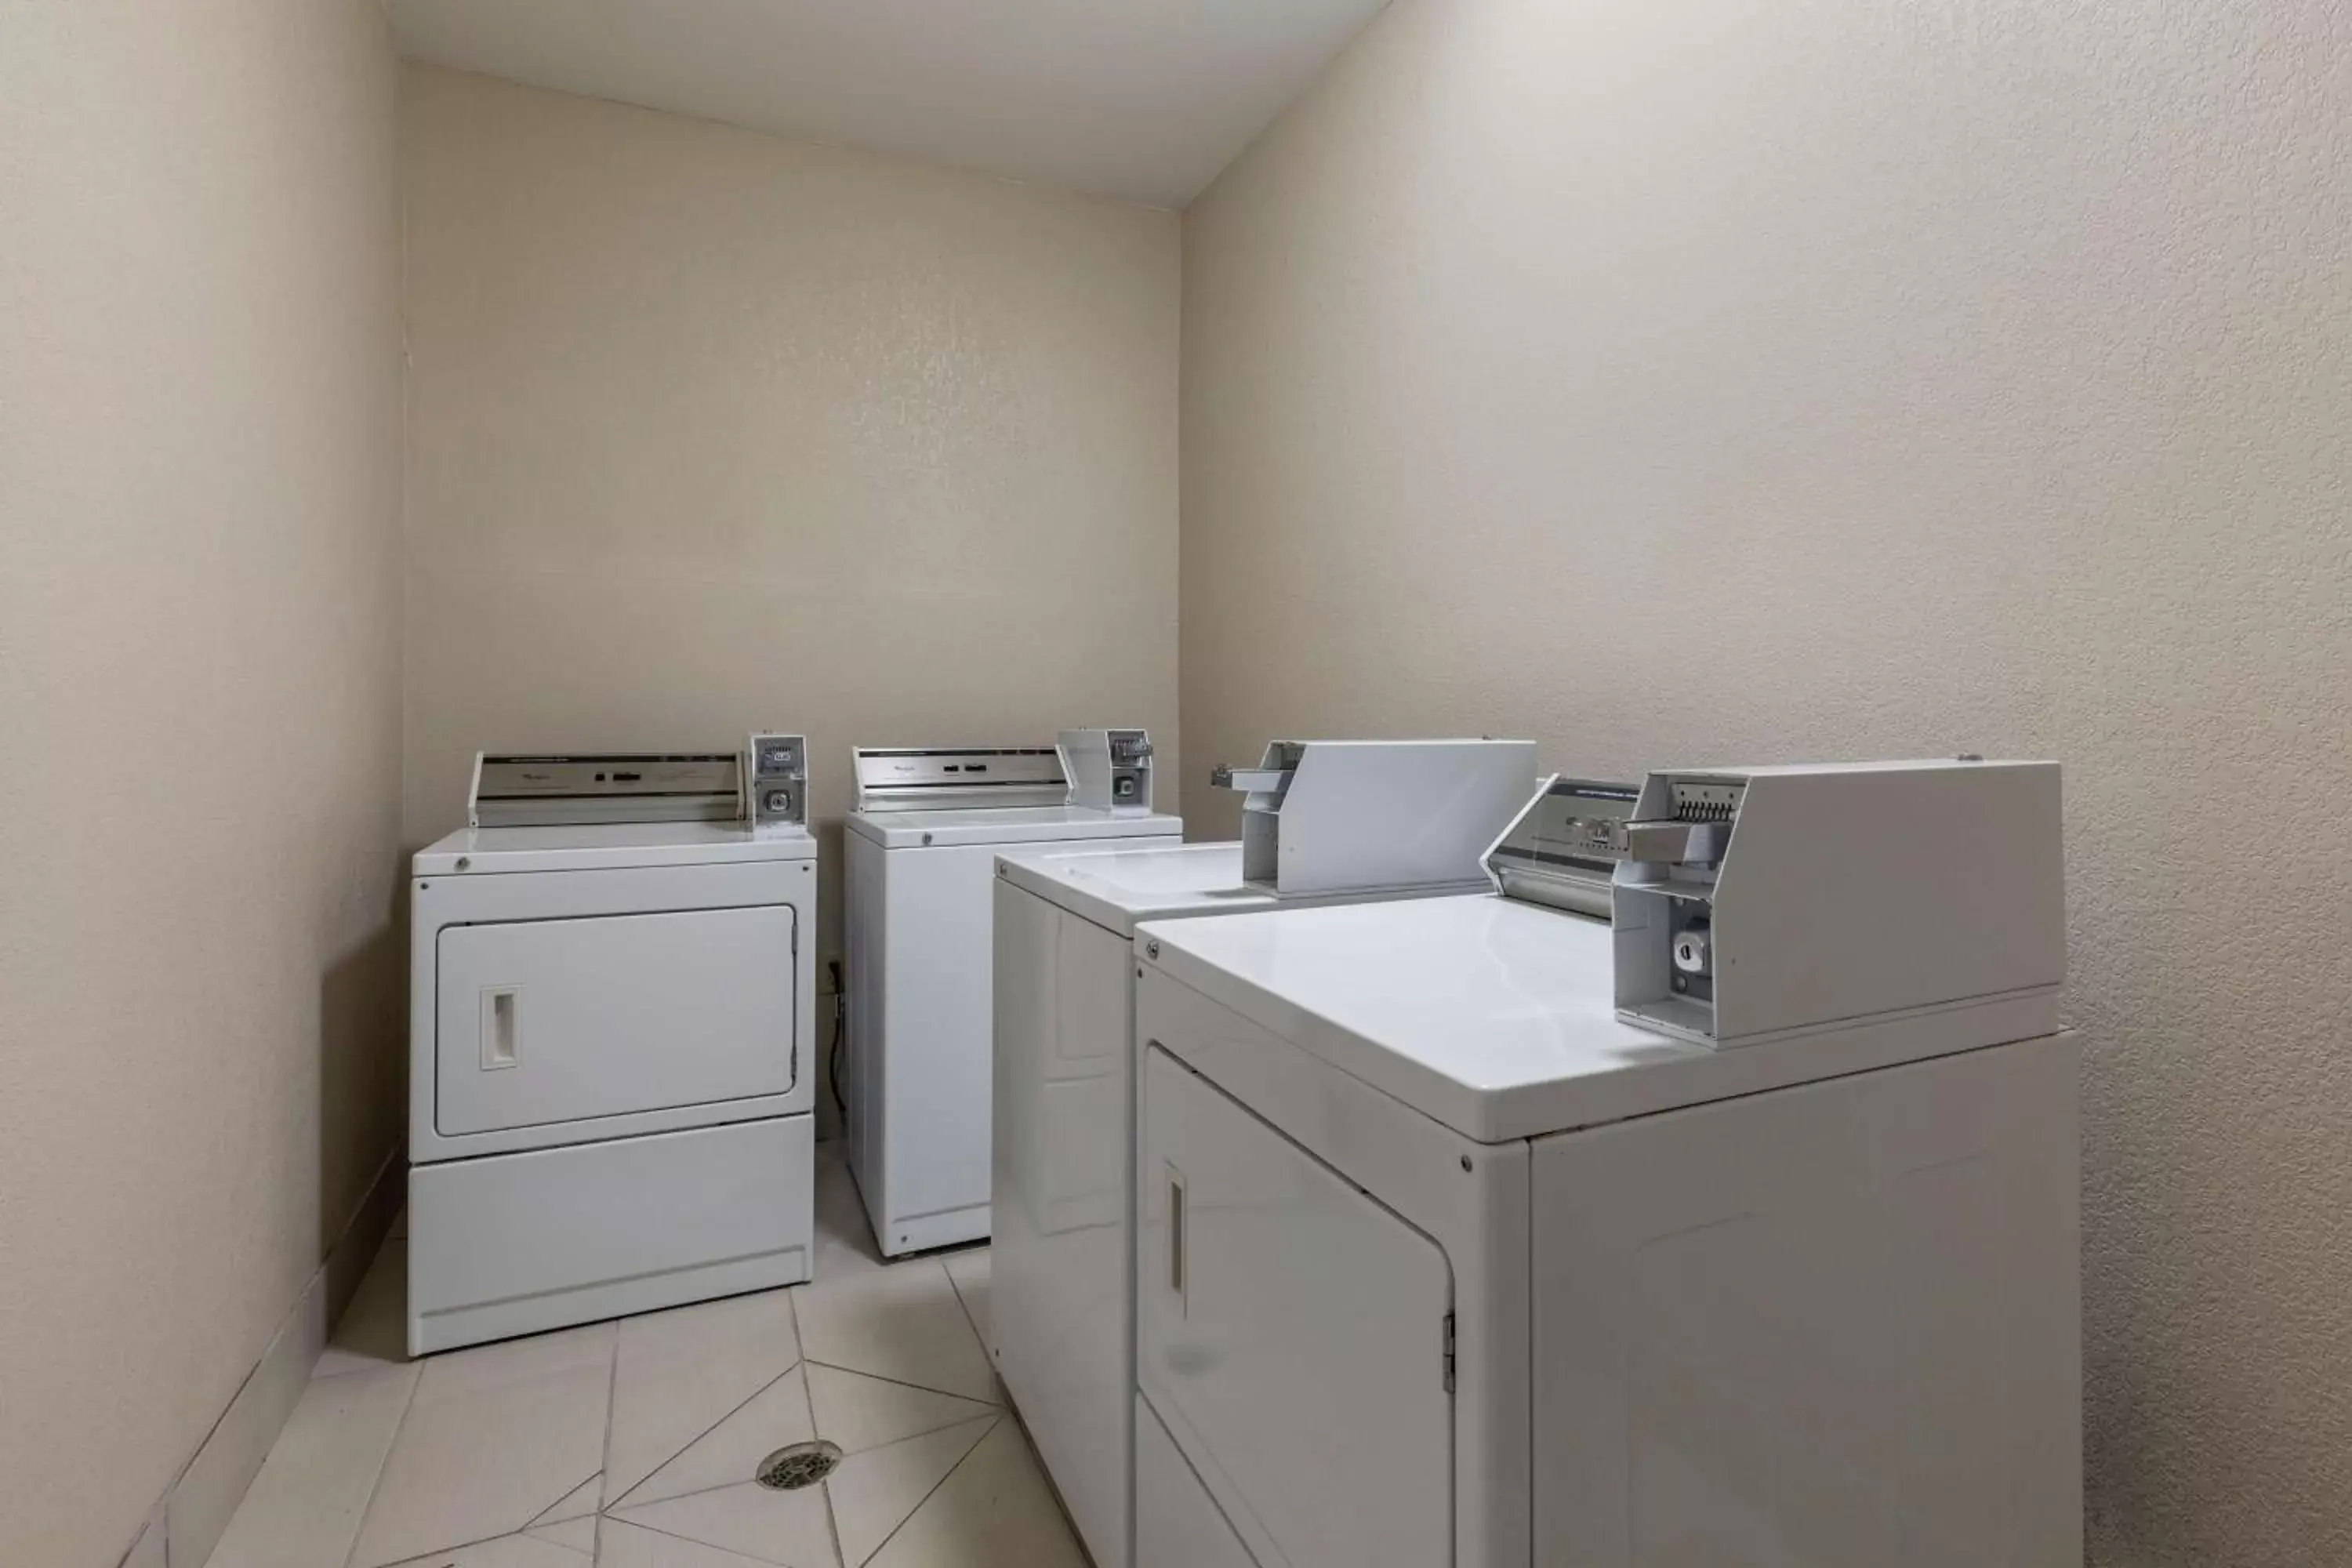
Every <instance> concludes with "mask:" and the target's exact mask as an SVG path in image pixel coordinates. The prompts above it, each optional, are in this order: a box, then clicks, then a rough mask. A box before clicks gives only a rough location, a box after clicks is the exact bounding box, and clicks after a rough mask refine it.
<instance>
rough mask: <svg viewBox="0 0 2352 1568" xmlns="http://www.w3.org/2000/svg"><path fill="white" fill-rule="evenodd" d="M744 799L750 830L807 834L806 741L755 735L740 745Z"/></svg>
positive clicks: (804, 738)
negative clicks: (748, 807)
mask: <svg viewBox="0 0 2352 1568" xmlns="http://www.w3.org/2000/svg"><path fill="white" fill-rule="evenodd" d="M743 777H744V798H745V801H746V802H747V804H748V805H749V806H750V810H749V812H748V814H747V815H748V816H750V818H751V826H752V830H753V831H755V832H763V833H804V832H806V831H807V830H808V741H807V739H806V737H804V736H801V735H781V734H774V733H769V732H755V733H753V734H752V735H751V737H750V738H749V739H748V740H746V741H745V742H744V743H743Z"/></svg>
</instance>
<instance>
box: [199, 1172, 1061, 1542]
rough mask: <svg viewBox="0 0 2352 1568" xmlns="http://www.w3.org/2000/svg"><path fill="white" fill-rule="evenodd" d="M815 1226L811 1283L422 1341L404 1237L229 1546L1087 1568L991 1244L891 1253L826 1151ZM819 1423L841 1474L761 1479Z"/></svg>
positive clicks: (381, 1263) (343, 1331) (240, 1513)
mask: <svg viewBox="0 0 2352 1568" xmlns="http://www.w3.org/2000/svg"><path fill="white" fill-rule="evenodd" d="M817 1231H818V1241H817V1252H816V1279H815V1281H814V1283H812V1284H808V1285H803V1286H798V1287H795V1288H794V1289H790V1290H775V1291H770V1292H768V1293H766V1294H763V1295H758V1296H740V1297H736V1298H734V1299H732V1300H725V1301H714V1302H710V1303H708V1304H706V1305H703V1306H698V1307H682V1308H679V1309H677V1310H675V1311H668V1312H656V1313H651V1314H648V1315H646V1316H645V1317H640V1318H628V1319H624V1320H623V1321H620V1322H617V1323H597V1324H593V1325H591V1326H589V1327H586V1328H579V1329H567V1330H564V1331H561V1332H558V1333H551V1334H540V1335H536V1336H534V1337H532V1338H530V1339H524V1340H513V1341H509V1342H506V1343H504V1344H496V1345H483V1346H478V1347H477V1348H475V1349H472V1350H464V1351H453V1352H449V1353H447V1354H446V1355H439V1356H435V1357H432V1358H430V1359H429V1360H427V1361H425V1362H422V1363H411V1362H409V1361H407V1360H406V1359H405V1358H404V1355H403V1353H402V1342H403V1341H402V1322H401V1306H402V1298H403V1296H404V1293H405V1289H406V1283H407V1281H406V1264H407V1237H406V1236H405V1234H404V1233H401V1234H395V1235H394V1237H393V1238H392V1240H391V1241H389V1242H388V1243H386V1245H385V1247H384V1250H383V1256H382V1257H380V1258H378V1259H377V1260H376V1263H375V1266H374V1268H373V1269H372V1270H371V1271H370V1273H369V1275H368V1278H367V1279H366V1281H365V1282H364V1283H362V1286H361V1287H360V1291H359V1295H358V1297H357V1299H355V1300H353V1302H352V1309H351V1310H350V1312H349V1313H348V1314H346V1316H345V1318H344V1321H343V1322H342V1323H341V1325H340V1326H339V1327H338V1329H337V1331H336V1333H335V1336H334V1342H333V1344H332V1345H331V1348H330V1349H329V1350H328V1352H327V1353H326V1355H325V1356H324V1357H323V1358H322V1359H321V1360H320V1363H319V1366H318V1370H317V1371H316V1372H315V1373H313V1374H312V1375H311V1379H310V1386H309V1388H308V1389H307V1390H306V1391H305V1392H304V1394H303V1396H302V1402H301V1405H299V1407H298V1408H297V1409H296V1411H295V1412H294V1416H293V1419H292V1420H291V1421H290V1422H289V1423H288V1425H287V1427H286V1430H285V1433H284V1434H283V1435H282V1436H280V1437H279V1438H278V1445H277V1447H275V1448H273V1449H272V1450H271V1451H270V1455H269V1460H268V1463H267V1464H266V1465H264V1466H263V1467H262V1470H261V1474H260V1475H259V1476H258V1477H257V1478H256V1479H255V1480H254V1483H253V1489H252V1490H251V1491H249V1492H247V1494H246V1499H245V1502H244V1504H243V1506H242V1507H240V1508H239V1509H238V1510H237V1513H236V1518H235V1519H234V1520H232V1521H230V1523H229V1527H228V1533H227V1534H226V1535H225V1536H224V1537H222V1539H221V1543H220V1545H219V1547H218V1548H217V1549H216V1550H215V1552H214V1553H213V1557H212V1568H390V1565H395V1564H396V1565H398V1568H591V1565H592V1564H597V1565H602V1568H862V1565H864V1564H868V1563H871V1564H873V1565H874V1568H1083V1565H1084V1563H1085V1561H1086V1559H1085V1558H1084V1556H1083V1555H1082V1554H1081V1553H1080V1552H1079V1550H1078V1547H1077V1545H1076V1542H1075V1541H1074V1540H1073V1538H1072V1537H1071V1534H1070V1531H1069V1528H1068V1526H1067V1524H1066V1522H1065V1521H1064V1520H1063V1518H1062V1514H1061V1511H1060V1510H1059V1508H1058V1507H1057V1506H1056V1505H1055V1501H1054V1498H1053V1495H1052V1493H1051V1492H1050V1491H1049V1490H1048V1489H1047V1487H1046V1484H1045V1478H1044V1477H1043V1476H1042V1475H1041V1474H1040V1473H1039V1471H1038V1469H1037V1463H1036V1459H1035V1457H1034V1455H1033V1454H1032V1453H1031V1451H1030V1449H1029V1446H1028V1443H1027V1440H1026V1439H1025V1438H1024V1436H1023V1435H1022V1433H1021V1430H1020V1427H1019V1426H1018V1425H1017V1424H1016V1423H1015V1422H1014V1421H1013V1418H1012V1417H1011V1416H1010V1415H1008V1414H1006V1413H1005V1411H1004V1410H1003V1408H1001V1405H1000V1403H999V1402H1000V1400H1001V1398H1002V1395H1001V1394H1000V1392H999V1390H998V1388H997V1385H996V1380H995V1377H994V1375H993V1373H992V1371H991V1369H990V1366H989V1361H988V1356H987V1353H986V1352H985V1351H984V1350H982V1333H984V1331H985V1329H986V1324H987V1321H988V1251H987V1249H986V1248H985V1247H977V1248H972V1249H970V1250H966V1251H962V1252H957V1253H951V1254H948V1255H946V1256H945V1257H944V1258H941V1257H931V1258H916V1259H912V1260H909V1261H906V1262H901V1263H894V1264H889V1265H887V1266H886V1265H884V1264H883V1263H882V1261H881V1260H880V1259H879V1258H877V1257H876V1255H875V1254H874V1252H873V1250H872V1247H873V1241H872V1237H871V1235H870V1234H869V1232H868V1231H867V1229H866V1220H865V1216H864V1215H863V1214H862V1213H861V1212H860V1211H859V1209H858V1205H857V1197H856V1193H855V1192H854V1191H853V1190H852V1189H851V1187H850V1184H849V1180H848V1177H847V1174H846V1173H845V1172H844V1171H843V1170H842V1168H841V1165H840V1162H839V1161H838V1159H837V1158H835V1156H834V1153H833V1151H832V1150H831V1149H829V1148H820V1150H819V1152H818V1183H817ZM812 1436H820V1437H824V1438H828V1439H830V1440H831V1441H833V1442H835V1443H837V1444H839V1445H840V1447H841V1448H842V1450H843V1452H844V1454H845V1458H844V1459H843V1460H842V1462H841V1466H840V1468H838V1469H836V1470H835V1471H834V1473H833V1475H832V1476H831V1478H829V1479H827V1480H826V1481H825V1482H824V1484H823V1485H821V1486H814V1487H810V1488H808V1489H804V1490H801V1491H770V1490H768V1489H765V1488H763V1487H761V1486H759V1485H758V1484H757V1483H755V1482H754V1481H753V1480H752V1479H751V1475H752V1471H753V1470H754V1469H755V1468H756V1467H757V1466H758V1464H759V1462H760V1460H761V1458H764V1457H765V1456H766V1455H768V1454H769V1453H771V1452H772V1451H773V1450H775V1449H777V1448H780V1447H783V1446H784V1445H785V1444H787V1443H793V1442H798V1441H802V1440H803V1439H806V1438H809V1437H812Z"/></svg>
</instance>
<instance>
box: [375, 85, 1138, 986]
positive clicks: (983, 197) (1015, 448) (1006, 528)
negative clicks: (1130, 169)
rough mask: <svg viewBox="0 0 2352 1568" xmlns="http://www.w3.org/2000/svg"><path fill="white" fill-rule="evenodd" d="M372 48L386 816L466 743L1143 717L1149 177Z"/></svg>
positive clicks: (901, 733)
mask: <svg viewBox="0 0 2352 1568" xmlns="http://www.w3.org/2000/svg"><path fill="white" fill-rule="evenodd" d="M404 84H405V85H404V106H405V107H404V137H405V141H404V162H405V171H406V173H405V179H406V184H407V199H408V310H409V322H410V342H411V349H412V356H413V360H412V363H413V370H412V376H413V380H412V390H411V405H412V408H413V424H412V427H411V442H410V456H409V487H410V489H409V496H410V500H409V576H408V595H409V608H408V627H409V653H408V721H409V730H408V757H409V767H408V804H407V816H406V826H407V832H408V837H409V838H410V840H411V842H412V843H420V842H423V841H425V840H426V839H429V838H431V837H435V836H437V835H439V834H441V833H443V832H446V831H447V830H448V829H449V828H451V827H454V826H459V825H461V824H462V823H463V821H464V813H465V795H466V783H467V768H468V766H469V764H470V763H471V760H472V756H473V753H474V752H476V751H477V750H478V749H482V748H489V749H493V750H497V749H517V748H520V749H539V748H566V747H569V748H582V747H631V748H645V747H673V746H675V747H708V746H733V745H738V744H740V742H741V739H742V735H743V732H744V731H746V730H747V729H749V728H751V727H752V726H753V725H761V724H772V725H775V726H778V727H780V728H787V729H797V730H803V731H807V733H808V735H809V741H810V749H811V752H812V753H813V757H814V763H815V770H814V781H813V783H814V788H813V800H814V811H815V813H816V815H817V816H820V817H822V818H824V819H827V820H828V821H831V822H834V823H837V821H838V818H839V816H840V814H841V813H842V812H843V811H845V809H846V808H847V806H848V804H849V797H850V783H849V749H850V747H852V746H853V745H861V744H864V745H927V744H944V743H956V742H1030V741H1047V742H1049V741H1051V739H1052V738H1053V735H1054V732H1055V731H1056V730H1057V729H1059V728H1061V727H1062V726H1063V725H1066V724H1073V725H1074V724H1129V723H1141V724H1146V725H1149V726H1150V728H1151V729H1152V730H1153V731H1154V733H1155V736H1156V737H1158V738H1161V739H1163V740H1164V741H1165V742H1168V743H1169V746H1170V750H1171V752H1172V750H1173V742H1174V740H1175V734H1174V731H1175V727H1176V521H1177V518H1176V462H1177V457H1176V369H1177V353H1178V335H1177V307H1178V300H1179V261H1178V240H1179V230H1178V221H1177V219H1176V217H1175V216H1173V215H1171V214H1169V213H1164V212H1154V211H1149V210H1146V209H1142V208H1139V207H1130V206H1120V205H1110V204H1106V203H1100V202H1090V201H1085V200H1081V199H1078V198H1076V197H1073V196H1067V195H1056V194H1054V193H1050V192H1045V191H1041V190H1035V189H1031V188H1028V187H1024V186H1022V185H1017V184H1010V183H1007V182H1004V181H1000V180H992V179H987V178H983V177H981V176H977V175H971V174H950V173H944V172H941V171H938V170H934V169H929V168H924V167H920V166H918V165H914V164H909V163H896V162H892V161H889V160H886V159H881V158H877V157H871V156H867V155H865V154H861V153H847V152H842V151H838V150H835V149H831V148H825V147H818V146H813V145H807V144H803V143H797V142H784V141H779V140H776V139H774V138H772V137H767V136H762V135H759V134H755V133H752V132H745V131H740V130H735V129H731V128H729V127H725V126H720V125H716V124H712V123H709V122H706V121H695V120H688V119H683V118H679V117H677V116H673V115H667V114H660V113H655V112H652V111H649V110H639V109H630V108H624V107H621V106H619V105H616V104H611V103H604V102H599V101H594V100H587V99H581V98H573V97H569V96H565V95H562V94H559V93H551V92H543V91H539V90H535V89H527V88H520V87H514V86H511V85H509V84H506V83H503V82H499V81H494V80H491V79H488V78H484V77H478V76H469V75H466V74H463V73H458V72H453V71H447V70H442V69H437V68H423V67H410V68H408V69H407V71H406V74H405V76H404ZM1172 771H1173V770H1171V773H1172ZM825 837H826V845H827V848H828V850H829V851H830V852H831V858H834V859H835V860H836V861H837V859H838V849H839V834H838V830H837V827H835V828H833V829H829V830H828V831H827V833H826V835H825ZM839 888H840V883H839V879H838V876H837V875H829V876H827V878H826V879H825V880H824V898H825V899H826V900H827V901H828V903H829V904H830V905H832V906H833V909H834V913H831V914H828V917H827V919H826V921H825V925H826V928H827V932H828V935H827V940H826V946H825V948H824V952H827V953H832V952H836V951H837V945H836V944H835V942H834V940H833V938H832V936H831V932H832V931H835V929H837V924H838V921H837V918H836V916H837V909H838V903H839Z"/></svg>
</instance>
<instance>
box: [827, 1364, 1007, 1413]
mask: <svg viewBox="0 0 2352 1568" xmlns="http://www.w3.org/2000/svg"><path fill="white" fill-rule="evenodd" d="M801 1364H802V1365H803V1366H821V1367H823V1368H824V1369H825V1370H826V1371H827V1372H846V1373H855V1374H856V1375H857V1376H859V1377H870V1378H872V1379H873V1380H874V1381H875V1382H877V1383H888V1384H896V1385H898V1387H900V1388H911V1389H913V1390H915V1391H916V1392H917V1393H919V1394H944V1395H946V1396H947V1397H948V1398H950V1399H962V1400H968V1401H970V1402H971V1404H974V1405H987V1406H988V1408H989V1409H990V1410H992V1411H1001V1410H1003V1408H1004V1406H1003V1405H1000V1404H998V1403H997V1402H996V1401H995V1400H993V1399H982V1398H981V1397H979V1396H978V1395H976V1394H961V1393H958V1392H957V1391H956V1390H954V1389H952V1388H934V1387H932V1386H931V1385H930V1384H928V1383H909V1382H908V1381H907V1380H906V1379H905V1378H903V1377H885V1376H883V1375H882V1374H881V1373H878V1372H867V1371H866V1369H865V1368H864V1367H860V1366H844V1365H842V1364H841V1363H839V1362H837V1361H819V1360H817V1359H816V1358H815V1357H814V1356H803V1357H801Z"/></svg>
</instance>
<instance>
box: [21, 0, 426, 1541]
mask: <svg viewBox="0 0 2352 1568" xmlns="http://www.w3.org/2000/svg"><path fill="white" fill-rule="evenodd" d="M395 134H396V118H395V66H394V59H393V54H392V46H391V41H390V39H389V37H387V36H386V32H385V28H384V25H383V15H382V13H381V12H380V11H379V9H378V8H377V6H376V5H374V4H373V0H327V3H321V0H202V3H192V4H188V5H173V6H168V7H159V6H156V5H139V4H134V3H131V0H73V3H72V4H64V3H58V4H41V3H35V4H31V5H5V6H0V736H5V740H0V1563H9V1564H11V1565H16V1564H22V1565H23V1568H111V1564H112V1563H114V1562H115V1561H116V1559H117V1558H118V1557H119V1556H120V1555H121V1552H122V1550H123V1548H124V1547H125V1546H126V1545H127V1544H129V1542H130V1541H131V1537H132V1535H133V1534H135V1533H136V1531H137V1530H138V1527H139V1524H140V1521H142V1519H143V1518H144V1516H145V1514H146V1511H147V1510H148V1508H149V1505H150V1504H152V1502H154V1501H155V1500H156V1499H157V1497H158V1496H159V1495H160V1494H161V1493H162V1491H163V1488H164V1487H165V1485H166V1484H167V1483H168V1482H170V1480H171V1479H173V1475H174V1474H175V1473H176V1472H177V1470H178V1468H179V1467H180V1466H181V1465H182V1464H183V1463H184V1461H185V1460H186V1459H187V1458H188V1457H189V1456H190V1454H191V1453H192V1452H193V1451H194V1448H195V1447H196V1445H197V1443H198V1442H199V1440H201V1439H202V1438H203V1437H204V1436H205V1431H206V1429H207V1428H208V1427H209V1426H210V1425H211V1423H212V1421H213V1419H214V1418H215V1416H217V1415H219V1414H220V1413H221V1411H222V1409H223V1407H224V1406H225V1405H227V1403H228V1400H229V1397H230V1395H231V1394H233V1393H234V1392H235V1391H236V1386H237V1384H238V1382H239V1380H241V1379H242V1378H243V1377H244V1375H245V1374H246V1373H247V1370H249V1369H250V1368H251V1367H252V1366H253V1364H254V1362H255V1359H256V1358H257V1356H259V1354H260V1353H261V1351H262V1349H263V1347H264V1346H265V1344H267V1343H268V1339H269V1336H270V1334H271V1332H272V1331H273V1330H274V1329H275V1328H276V1327H277V1326H278V1322H279V1321H280V1320H281V1319H282V1318H283V1317H284V1315H285V1314H286V1312H287V1311H288V1310H289V1308H290V1307H291V1306H292V1305H293V1303H294V1301H295V1299H296V1297H297V1295H298V1294H299V1291H300V1290H301V1289H302V1287H303V1285H304V1283H305V1281H306V1280H307V1279H309V1278H310V1274H311V1271H312V1270H313V1269H314V1268H316V1267H317V1266H318V1263H319V1261H320V1257H321V1254H322V1252H323V1250H324V1247H325V1244H326V1242H327V1241H329V1240H331V1238H332V1237H333V1236H334V1235H335V1234H336V1233H337V1232H338V1231H339V1230H340V1229H341V1226H342V1224H343V1223H344V1221H345V1220H346V1219H347V1218H348V1217H349V1216H350V1215H351V1214H352V1210H353V1207H354V1205H355V1204H356V1203H357V1200H358V1199H359V1197H360V1195H361V1194H362V1190H363V1188H364V1186H365V1184H366V1182H367V1181H368V1179H369V1177H370V1176H371V1175H372V1174H373V1173H374V1171H375V1170H376V1168H377V1167H378V1166H379V1165H380V1163H382V1161H383V1158H384V1157H385V1155H386V1154H388V1153H389V1152H390V1151H391V1149H392V1146H393V1144H394V1141H395V1139H396V1137H397V1135H398V1130H399V1114H398V1106H397V1102H396V1100H395V1099H394V1094H393V1092H392V1088H391V1084H392V1075H391V1073H390V1070H389V1069H390V1068H391V1065H392V1051H391V1050H390V1049H389V1048H388V1047H391V1046H392V1045H393V1044H394V1030H393V1028H392V1027H391V1025H392V1020H393V1017H394V1007H395V1006H396V999H397V995H398V992H397V989H396V987H395V986H394V985H392V984H388V982H391V981H393V980H394V979H395V978H396V975H395V974H394V973H392V970H391V965H390V964H389V963H388V962H387V960H388V957H389V953H390V944H389V942H388V940H387V931H388V930H389V921H390V917H391V910H392V900H393V895H394V887H395V885H396V872H397V868H398V847H399V813H400V795H399V786H398V780H399V774H400V765H401V757H400V722H401V720H400V690H399V682H400V655H399V638H400V625H399V618H400V617H399V610H400V604H399V595H400V579H399V548H400V536H399V509H400V497H399V487H400V468H399V460H400V459H399V453H400V428H401V404H400V339H399V333H400V326H399V273H398V258H399V207H398V201H397V187H396V184H395V166H396V165H395V149H396V141H395Z"/></svg>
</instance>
